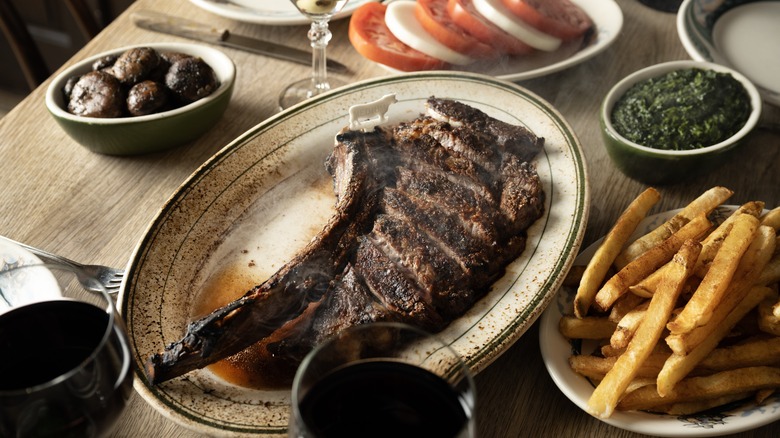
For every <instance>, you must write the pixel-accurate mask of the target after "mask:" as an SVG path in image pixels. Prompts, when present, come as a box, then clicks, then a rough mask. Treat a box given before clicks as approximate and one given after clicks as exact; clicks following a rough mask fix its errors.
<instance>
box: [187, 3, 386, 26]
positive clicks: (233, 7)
mask: <svg viewBox="0 0 780 438" xmlns="http://www.w3.org/2000/svg"><path fill="white" fill-rule="evenodd" d="M190 1H191V2H192V3H193V4H195V5H196V6H198V7H200V8H202V9H205V10H207V11H209V12H211V13H214V14H217V15H219V16H222V17H225V18H232V19H233V20H238V21H243V22H246V23H256V24H264V25H270V26H290V25H303V24H309V23H311V21H310V20H309V19H308V18H306V17H305V16H304V15H303V14H301V12H300V11H299V10H298V9H296V8H295V6H294V5H293V4H292V3H291V2H290V0H190ZM372 1H377V0H350V1H349V2H348V3H347V5H346V6H344V9H342V10H341V12H339V13H338V14H336V15H334V16H333V19H334V20H338V19H339V18H344V17H348V16H350V15H351V14H352V12H353V11H354V10H355V9H357V8H358V7H359V6H360V5H362V4H363V3H368V2H372Z"/></svg>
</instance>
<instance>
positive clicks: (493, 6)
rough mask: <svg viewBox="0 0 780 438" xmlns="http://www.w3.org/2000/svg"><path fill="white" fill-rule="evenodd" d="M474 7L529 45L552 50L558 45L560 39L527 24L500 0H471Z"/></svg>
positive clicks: (547, 50) (546, 50)
mask: <svg viewBox="0 0 780 438" xmlns="http://www.w3.org/2000/svg"><path fill="white" fill-rule="evenodd" d="M473 1H474V8H475V9H476V10H477V12H479V13H480V14H482V15H483V16H484V17H485V18H487V19H488V20H490V21H491V22H492V23H493V24H495V25H496V26H498V27H500V28H501V29H502V30H504V31H505V32H506V33H508V34H510V35H512V36H513V37H515V38H517V39H519V40H520V41H522V42H524V43H526V44H528V45H529V46H531V47H533V48H535V49H539V50H543V51H545V52H552V51H554V50H556V49H557V48H558V47H560V45H561V42H562V40H561V39H560V38H557V37H554V36H552V35H550V34H547V33H544V32H542V31H540V30H539V29H536V28H534V27H533V26H531V25H530V24H527V23H526V22H524V21H523V20H522V19H520V18H519V17H518V16H517V15H515V14H513V13H512V11H510V10H509V9H507V7H506V6H504V4H503V3H502V2H501V0H473Z"/></svg>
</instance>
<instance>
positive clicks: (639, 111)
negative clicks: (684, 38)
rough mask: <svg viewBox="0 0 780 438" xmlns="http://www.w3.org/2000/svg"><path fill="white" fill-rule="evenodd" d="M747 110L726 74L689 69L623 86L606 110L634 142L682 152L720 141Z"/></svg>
mask: <svg viewBox="0 0 780 438" xmlns="http://www.w3.org/2000/svg"><path fill="white" fill-rule="evenodd" d="M750 111H751V105H750V96H748V93H747V91H746V90H745V87H743V86H742V84H740V83H739V81H737V80H736V79H734V77H732V76H731V75H730V74H728V73H720V72H715V71H712V70H703V69H699V68H691V69H685V70H677V71H673V72H671V73H667V74H665V75H663V76H659V77H656V78H651V79H648V80H646V81H643V82H639V83H637V84H635V85H634V86H632V87H631V88H629V89H628V90H627V91H626V93H625V94H624V95H623V96H622V97H621V98H620V100H618V102H617V103H616V104H615V106H614V108H613V109H612V124H613V126H614V127H615V130H617V132H619V133H620V135H622V136H623V137H625V138H627V139H628V140H631V141H633V142H634V143H638V144H641V145H644V146H648V147H652V148H655V149H667V150H677V151H682V150H691V149H698V148H702V147H705V146H711V145H713V144H716V143H720V142H721V141H723V140H726V139H727V138H729V137H731V136H732V135H734V134H735V133H736V132H737V131H739V130H740V129H741V128H742V126H744V125H745V122H746V121H747V119H748V116H749V115H750Z"/></svg>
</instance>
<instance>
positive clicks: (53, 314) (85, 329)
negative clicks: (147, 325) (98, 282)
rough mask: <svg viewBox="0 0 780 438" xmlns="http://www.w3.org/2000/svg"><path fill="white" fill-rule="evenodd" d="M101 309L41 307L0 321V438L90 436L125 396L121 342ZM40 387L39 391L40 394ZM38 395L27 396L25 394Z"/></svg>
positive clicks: (62, 303) (66, 304) (125, 356)
mask: <svg viewBox="0 0 780 438" xmlns="http://www.w3.org/2000/svg"><path fill="white" fill-rule="evenodd" d="M109 323H110V318H109V315H108V314H107V313H106V311H105V310H104V309H100V308H98V307H95V306H92V305H90V304H87V303H84V302H79V301H70V300H58V301H45V302H39V303H34V304H29V305H25V306H21V307H18V308H14V309H12V310H10V311H8V312H6V313H4V314H3V315H0V351H2V358H0V395H2V397H0V419H2V420H3V421H0V436H60V437H62V436H94V435H95V434H97V435H101V434H103V433H105V432H106V431H107V430H109V429H110V427H111V426H112V425H113V423H114V421H115V420H116V419H117V418H118V416H119V413H120V412H121V411H122V409H123V408H124V406H125V404H126V402H127V400H128V398H129V397H130V394H131V392H132V376H133V373H132V368H131V366H130V358H129V347H128V344H127V339H126V337H125V335H124V333H123V332H121V329H120V328H119V326H116V325H114V326H112V327H111V330H110V333H109V335H108V337H107V339H106V332H107V328H108V327H107V324H109ZM40 385H43V386H40ZM31 387H38V389H37V390H34V391H26V390H25V389H26V388H31Z"/></svg>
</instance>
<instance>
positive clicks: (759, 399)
mask: <svg viewBox="0 0 780 438" xmlns="http://www.w3.org/2000/svg"><path fill="white" fill-rule="evenodd" d="M775 391H777V390H776V389H760V390H758V391H757V392H756V395H755V400H756V404H757V405H760V404H763V403H764V402H765V401H766V399H768V398H769V397H770V396H771V395H772V394H774V393H775Z"/></svg>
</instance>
